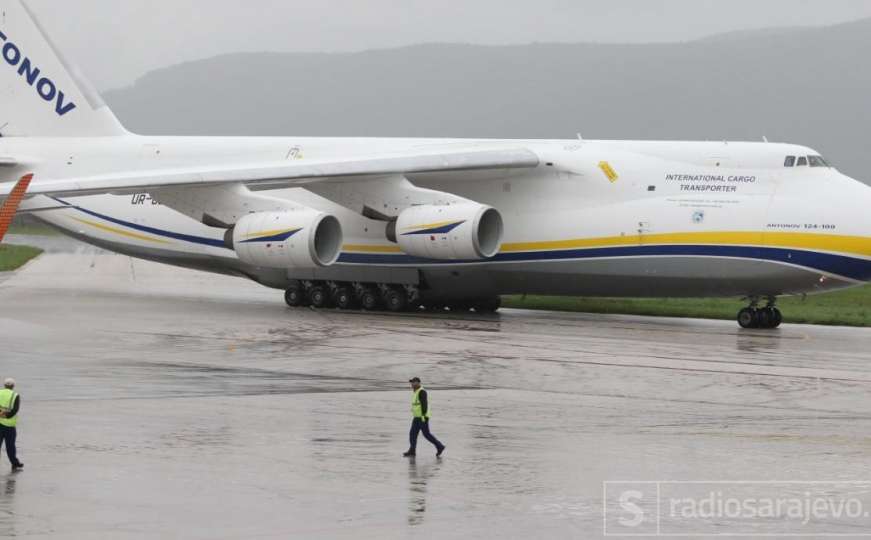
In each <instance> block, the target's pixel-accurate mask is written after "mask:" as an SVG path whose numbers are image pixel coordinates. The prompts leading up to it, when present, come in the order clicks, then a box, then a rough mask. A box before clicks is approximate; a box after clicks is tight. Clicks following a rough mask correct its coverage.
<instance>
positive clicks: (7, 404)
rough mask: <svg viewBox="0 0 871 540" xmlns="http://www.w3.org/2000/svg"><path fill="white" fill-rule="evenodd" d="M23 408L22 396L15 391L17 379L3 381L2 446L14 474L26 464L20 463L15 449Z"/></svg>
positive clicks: (0, 399) (0, 400)
mask: <svg viewBox="0 0 871 540" xmlns="http://www.w3.org/2000/svg"><path fill="white" fill-rule="evenodd" d="M20 408H21V396H19V395H18V392H16V391H15V379H6V380H5V381H3V389H2V390H0V444H6V455H7V456H9V462H10V463H11V464H12V472H15V471H18V470H21V469H23V468H24V463H21V462H20V461H18V456H17V455H16V449H15V438H16V436H17V431H16V429H15V426H16V425H18V410H19V409H20Z"/></svg>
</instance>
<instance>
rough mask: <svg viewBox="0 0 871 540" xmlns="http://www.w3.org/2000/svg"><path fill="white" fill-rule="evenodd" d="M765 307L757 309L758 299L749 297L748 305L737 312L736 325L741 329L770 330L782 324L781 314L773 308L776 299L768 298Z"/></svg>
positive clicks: (773, 297)
mask: <svg viewBox="0 0 871 540" xmlns="http://www.w3.org/2000/svg"><path fill="white" fill-rule="evenodd" d="M767 300H768V302H767V304H766V305H765V307H759V298H758V297H751V298H750V305H749V306H748V307H745V308H744V309H742V310H741V311H739V312H738V324H739V325H740V326H741V328H765V329H772V328H777V327H778V326H780V323H782V322H783V314H782V313H781V312H780V310H779V309H777V308H776V307H775V305H774V304H775V302H776V301H777V297H775V296H769V297H768V298H767Z"/></svg>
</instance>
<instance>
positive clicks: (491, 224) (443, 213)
mask: <svg viewBox="0 0 871 540" xmlns="http://www.w3.org/2000/svg"><path fill="white" fill-rule="evenodd" d="M393 227H395V229H393ZM391 229H393V230H392V231H391V230H390V229H388V238H390V239H391V240H394V241H396V242H397V243H398V244H399V247H400V248H401V249H402V251H403V252H405V253H407V254H408V255H414V256H415V257H423V258H426V259H439V260H475V259H489V258H490V257H493V256H494V255H496V254H497V253H499V248H500V247H502V233H503V227H502V216H501V215H500V214H499V212H498V211H497V210H495V209H494V208H491V207H489V206H484V205H480V204H475V203H466V204H452V205H444V206H442V205H423V206H412V207H411V208H408V209H407V210H405V211H403V212H402V213H401V214H399V218H397V220H396V223H395V224H392V227H391ZM391 232H392V233H393V234H390V233H391Z"/></svg>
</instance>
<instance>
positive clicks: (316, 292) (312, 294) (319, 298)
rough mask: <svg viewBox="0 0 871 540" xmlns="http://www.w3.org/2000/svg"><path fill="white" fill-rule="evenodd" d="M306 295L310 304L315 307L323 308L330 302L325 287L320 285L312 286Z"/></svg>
mask: <svg viewBox="0 0 871 540" xmlns="http://www.w3.org/2000/svg"><path fill="white" fill-rule="evenodd" d="M308 297H309V300H311V305H312V306H314V307H316V308H325V307H328V306H329V304H330V295H329V293H328V292H327V289H326V287H324V286H322V285H315V286H314V287H312V288H311V289H310V290H309V292H308Z"/></svg>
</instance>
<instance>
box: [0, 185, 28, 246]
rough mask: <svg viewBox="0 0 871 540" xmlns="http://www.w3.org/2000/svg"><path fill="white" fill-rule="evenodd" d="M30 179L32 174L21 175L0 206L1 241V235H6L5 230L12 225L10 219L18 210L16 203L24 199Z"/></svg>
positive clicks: (1, 239) (0, 239) (0, 237)
mask: <svg viewBox="0 0 871 540" xmlns="http://www.w3.org/2000/svg"><path fill="white" fill-rule="evenodd" d="M31 180H33V175H32V174H28V175H27V176H22V177H21V180H19V181H18V183H17V184H15V187H14V188H12V193H10V194H9V197H8V198H7V199H6V202H4V203H3V206H0V242H2V241H3V237H4V236H6V231H8V230H9V226H10V225H12V220H13V219H14V218H15V213H16V212H17V211H18V205H19V204H21V200H22V199H24V194H25V193H27V188H28V187H30V181H31Z"/></svg>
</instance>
